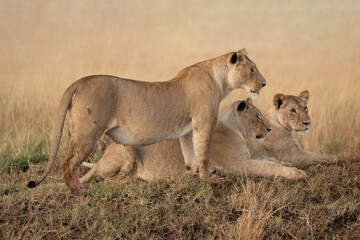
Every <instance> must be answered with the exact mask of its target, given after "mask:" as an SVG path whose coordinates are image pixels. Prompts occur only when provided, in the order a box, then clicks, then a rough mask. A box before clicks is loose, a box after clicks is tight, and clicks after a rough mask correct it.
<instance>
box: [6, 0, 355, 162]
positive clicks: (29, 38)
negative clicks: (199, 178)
mask: <svg viewBox="0 0 360 240" xmlns="http://www.w3.org/2000/svg"><path fill="white" fill-rule="evenodd" d="M189 3H190V2H188V1H184V2H181V3H180V2H179V3H175V2H174V3H171V2H166V1H165V2H162V4H159V3H155V4H150V3H147V2H143V1H134V2H133V3H127V2H124V1H120V2H104V3H99V2H97V1H77V2H76V3H73V2H72V1H61V2H51V3H50V2H47V1H44V0H38V1H34V2H32V3H28V4H23V3H22V2H21V1H11V2H9V1H0V9H1V10H0V13H1V14H0V20H1V22H6V23H8V24H4V25H3V26H2V28H1V31H2V34H1V38H0V51H1V54H0V64H1V74H0V86H1V87H0V109H1V111H0V160H3V159H11V158H15V157H16V156H17V155H19V154H25V155H31V154H35V153H47V152H48V151H49V137H50V136H49V133H50V132H51V128H52V121H53V116H54V113H55V111H56V108H57V105H58V102H59V99H60V97H61V94H62V93H63V92H64V90H65V89H66V87H67V86H68V85H69V84H70V83H72V82H73V81H75V80H77V79H79V78H81V77H83V76H86V75H91V74H112V75H117V76H121V77H127V78H133V79H141V80H147V81H163V80H167V79H171V77H173V76H174V75H175V74H176V72H177V71H179V70H181V69H182V68H183V67H186V66H188V65H191V64H193V63H195V62H198V61H201V60H205V59H209V58H212V57H216V56H218V55H221V54H224V53H227V52H229V51H235V50H237V49H239V48H242V47H247V49H248V52H249V57H250V58H251V59H253V60H254V61H255V63H257V65H258V67H259V69H260V71H261V72H262V73H263V75H264V77H265V78H266V79H267V82H268V85H267V86H266V87H265V88H264V89H263V91H262V93H261V94H260V96H259V98H258V100H257V101H256V104H257V105H258V106H259V107H260V109H262V110H266V108H267V107H269V106H270V105H271V102H272V97H273V95H274V94H276V93H278V92H283V93H286V94H298V93H299V92H301V91H302V90H304V89H308V90H309V91H310V95H311V96H310V102H309V109H310V116H311V119H312V128H311V131H310V134H309V135H308V136H300V138H301V140H302V143H303V145H304V147H305V148H306V149H309V150H312V151H321V152H323V151H325V152H331V153H346V152H354V151H357V152H358V151H359V141H360V140H359V137H358V136H357V135H358V134H356V133H358V132H359V130H360V123H359V121H360V120H359V112H360V98H359V96H358V89H359V87H360V86H359V85H360V81H359V78H360V69H359V68H357V66H358V65H359V63H360V57H359V56H360V52H359V51H360V50H359V49H360V48H359V43H360V41H359V40H360V33H359V31H358V30H357V28H354V27H355V26H356V23H357V22H359V21H357V20H360V19H359V15H358V14H356V11H355V10H354V9H358V10H359V9H360V6H359V4H358V3H357V2H356V1H353V2H352V3H353V4H351V5H350V4H346V3H335V2H331V3H329V2H327V1H319V2H317V3H311V5H312V9H313V11H306V10H307V9H308V6H307V4H308V2H306V1H305V2H304V1H295V2H293V3H292V5H286V4H283V3H282V2H281V1H274V2H273V3H271V4H270V3H267V2H257V3H249V2H246V1H245V2H243V3H240V2H237V1H228V2H226V3H217V2H210V3H209V4H208V2H206V4H204V3H205V2H201V1H198V2H196V3H191V5H189ZM149 4H150V5H151V7H152V8H151V9H152V10H151V11H148V10H149V7H150V5H149ZM197 7H199V9H201V10H197ZM200 7H201V8H200ZM175 10H176V11H175ZM339 10H342V11H343V12H346V13H347V14H345V15H341V14H340V13H339ZM169 11H170V12H172V13H171V14H170V13H168V12H169ZM175 12H176V13H175ZM15 13H16V14H15ZM214 19H216V21H214ZM245 97H246V94H245V93H244V91H243V90H237V91H234V93H233V94H231V95H230V96H229V97H228V98H227V99H225V101H224V102H223V104H222V107H223V106H224V105H225V104H228V103H230V102H231V101H233V100H235V99H239V98H245Z"/></svg>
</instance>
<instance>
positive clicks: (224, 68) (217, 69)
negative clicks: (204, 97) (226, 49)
mask: <svg viewBox="0 0 360 240" xmlns="http://www.w3.org/2000/svg"><path fill="white" fill-rule="evenodd" d="M228 55H229V54H225V55H222V56H219V57H217V58H214V59H210V60H207V61H204V62H200V63H198V66H199V67H201V68H204V69H207V70H208V72H209V73H210V75H211V77H212V78H213V79H214V80H215V81H216V83H217V84H218V85H219V88H220V90H221V93H222V98H225V97H226V96H227V95H229V93H230V92H231V90H232V89H231V88H230V86H229V84H228V71H229V68H228V65H227V60H228Z"/></svg>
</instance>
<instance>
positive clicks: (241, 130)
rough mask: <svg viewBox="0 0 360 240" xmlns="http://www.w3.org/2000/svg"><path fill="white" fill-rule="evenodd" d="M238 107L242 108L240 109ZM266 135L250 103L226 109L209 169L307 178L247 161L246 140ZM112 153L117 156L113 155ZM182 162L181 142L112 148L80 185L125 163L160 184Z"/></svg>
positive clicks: (276, 166) (261, 161) (284, 168)
mask: <svg viewBox="0 0 360 240" xmlns="http://www.w3.org/2000/svg"><path fill="white" fill-rule="evenodd" d="M240 104H243V105H242V106H245V107H244V108H243V109H241V108H239V106H240ZM268 131H270V129H269V124H268V123H267V122H266V120H265V119H264V118H263V116H262V114H261V112H260V111H259V110H258V109H257V108H256V107H255V106H253V105H252V103H251V100H250V99H247V100H246V101H245V102H240V101H238V102H235V103H233V104H231V105H229V106H228V107H227V108H225V109H224V111H223V112H222V113H221V114H220V118H219V121H218V123H217V126H216V130H215V133H214V138H213V143H212V145H211V148H210V154H211V159H210V168H211V169H220V170H224V171H227V172H231V173H235V174H244V173H245V174H249V175H256V176H283V177H286V178H304V177H306V176H307V174H306V173H305V172H304V171H302V170H299V169H296V168H293V167H287V166H284V165H282V164H279V163H277V162H276V160H275V159H272V158H264V159H251V158H250V154H249V151H248V149H247V147H246V142H247V139H250V138H254V139H255V138H258V139H260V140H262V139H264V138H265V137H266V135H267V133H268ZM129 149H133V153H134V154H136V157H134V156H132V155H127V154H126V153H127V152H128V151H130V150H129ZM115 152H116V154H113V153H115ZM134 159H135V160H134ZM184 162H185V160H184V158H183V156H182V152H181V147H180V142H179V140H177V139H175V140H168V141H164V142H161V143H156V144H153V145H149V146H144V147H123V146H121V145H119V144H111V145H110V146H109V148H108V149H107V150H106V152H105V154H104V155H103V157H102V158H101V159H100V160H99V162H98V163H96V164H91V165H90V167H92V169H91V170H90V171H89V172H88V173H87V174H86V175H85V176H84V177H82V178H81V179H80V181H81V182H84V183H87V182H88V181H90V180H91V179H92V178H94V177H96V176H101V177H102V178H104V179H111V178H114V177H115V175H114V173H115V172H120V171H121V170H122V168H123V166H122V165H123V164H124V165H125V163H126V165H135V166H136V168H135V171H133V172H132V173H131V174H130V175H129V176H130V177H133V178H141V179H144V180H147V181H154V180H160V179H164V178H169V177H171V176H174V175H178V174H181V173H184V172H185V168H184V166H183V165H184ZM126 173H127V174H128V172H126ZM116 177H118V176H116Z"/></svg>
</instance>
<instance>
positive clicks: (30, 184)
mask: <svg viewBox="0 0 360 240" xmlns="http://www.w3.org/2000/svg"><path fill="white" fill-rule="evenodd" d="M36 185H37V184H36V182H35V181H30V182H29V183H28V185H27V186H28V188H34V187H36Z"/></svg>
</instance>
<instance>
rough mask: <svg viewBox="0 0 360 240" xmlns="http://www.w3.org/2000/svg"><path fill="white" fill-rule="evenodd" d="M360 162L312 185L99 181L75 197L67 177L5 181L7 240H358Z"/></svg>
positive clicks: (0, 214)
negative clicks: (33, 184)
mask: <svg viewBox="0 0 360 240" xmlns="http://www.w3.org/2000/svg"><path fill="white" fill-rule="evenodd" d="M359 161H360V158H343V160H342V161H341V162H339V163H338V164H337V165H332V166H320V165H316V166H312V167H310V168H308V169H306V170H307V172H308V173H309V174H310V176H311V177H310V179H309V180H308V181H305V180H304V181H290V180H285V179H280V178H277V179H271V178H265V179H263V178H262V179H260V178H247V177H245V176H232V175H221V176H220V177H219V178H218V179H217V180H215V181H214V182H212V183H206V182H203V181H199V180H198V179H195V178H192V177H181V178H178V179H175V180H173V181H165V182H160V183H145V182H128V183H125V184H122V185H119V184H116V183H107V184H106V183H93V184H92V185H91V186H90V190H89V191H88V192H87V193H86V194H82V195H72V194H69V191H68V189H67V188H66V187H65V186H64V184H63V183H62V177H61V173H60V171H59V170H58V169H57V170H56V171H55V173H52V174H51V177H50V179H47V181H46V183H44V184H42V185H40V186H39V187H38V188H36V189H26V187H25V186H24V182H26V179H29V178H30V176H34V175H36V174H38V172H39V169H40V168H41V165H36V166H33V167H32V168H31V169H30V170H29V171H27V172H25V173H24V172H19V173H18V174H16V173H14V174H13V175H2V176H1V178H0V179H1V182H4V184H1V185H0V194H1V199H2V200H1V201H2V204H1V205H0V223H1V225H0V235H1V236H2V238H4V239H44V238H46V239H53V238H62V239H79V238H80V239H102V238H106V239H292V238H294V239H320V238H321V239H357V238H358V237H359V236H360V219H359V214H360V211H359V209H360V208H359V206H360V191H359V187H360V185H359V180H360V164H359Z"/></svg>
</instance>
